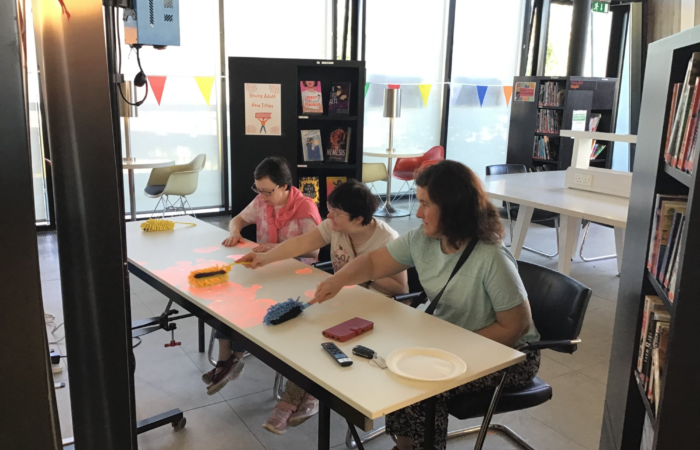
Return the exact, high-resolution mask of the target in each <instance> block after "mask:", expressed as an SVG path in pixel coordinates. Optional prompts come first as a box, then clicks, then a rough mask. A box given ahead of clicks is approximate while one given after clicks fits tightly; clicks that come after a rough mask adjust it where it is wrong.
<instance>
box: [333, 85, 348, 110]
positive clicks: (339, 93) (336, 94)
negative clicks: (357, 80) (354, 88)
mask: <svg viewBox="0 0 700 450" xmlns="http://www.w3.org/2000/svg"><path fill="white" fill-rule="evenodd" d="M328 114H346V115H347V114H350V83H349V82H347V81H334V82H333V83H331V94H330V98H329V99H328Z"/></svg>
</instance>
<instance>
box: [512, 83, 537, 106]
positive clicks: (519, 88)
mask: <svg viewBox="0 0 700 450" xmlns="http://www.w3.org/2000/svg"><path fill="white" fill-rule="evenodd" d="M515 101H516V102H534V101H535V82H534V81H533V82H529V81H527V82H526V81H519V82H517V83H515Z"/></svg>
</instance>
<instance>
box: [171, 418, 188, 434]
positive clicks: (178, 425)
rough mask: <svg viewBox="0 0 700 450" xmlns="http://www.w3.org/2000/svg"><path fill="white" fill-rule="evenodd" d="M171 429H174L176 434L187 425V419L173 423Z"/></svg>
mask: <svg viewBox="0 0 700 450" xmlns="http://www.w3.org/2000/svg"><path fill="white" fill-rule="evenodd" d="M172 425H173V428H174V429H175V432H178V431H180V430H182V429H183V428H185V425H187V417H183V418H182V419H180V420H178V421H176V422H173V424H172Z"/></svg>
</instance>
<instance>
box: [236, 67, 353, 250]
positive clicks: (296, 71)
mask: <svg viewBox="0 0 700 450" xmlns="http://www.w3.org/2000/svg"><path fill="white" fill-rule="evenodd" d="M228 67H229V77H228V85H229V96H230V102H229V126H230V130H231V144H230V145H231V153H230V154H231V161H230V164H231V192H232V193H233V195H232V196H231V198H232V202H231V210H232V211H231V212H232V213H233V214H234V215H236V214H238V213H239V212H240V211H242V210H243V208H245V207H246V206H247V205H248V203H250V201H251V200H253V198H254V197H255V194H254V193H253V192H252V191H251V190H250V184H251V183H252V181H253V172H254V171H255V167H256V166H257V165H258V164H259V163H260V161H262V160H263V159H264V158H266V157H268V156H281V157H283V158H285V159H286V160H287V161H288V162H289V166H290V169H291V172H292V179H293V183H294V186H297V187H299V179H300V178H301V177H318V208H319V211H320V213H321V216H325V214H326V212H327V211H326V210H325V209H326V199H327V196H328V195H327V194H328V192H327V190H328V183H327V181H328V180H327V178H328V177H346V178H347V179H351V178H354V179H356V180H361V179H362V157H363V154H362V149H363V131H364V129H363V125H364V105H365V98H364V88H365V78H366V70H365V63H364V61H340V60H337V61H336V60H333V61H328V60H326V61H324V60H310V59H276V58H248V57H230V58H228ZM305 80H314V81H319V82H320V88H321V95H322V102H323V114H304V112H303V108H302V102H301V98H302V97H301V90H300V83H301V82H302V81H305ZM246 83H260V84H268V83H269V84H279V85H280V89H281V102H280V111H279V114H280V121H281V135H279V136H274V137H269V136H260V135H246V133H245V132H246V126H245V121H246V120H245V119H246V117H245V89H244V85H245V84H246ZM335 83H349V84H350V100H349V111H348V112H349V114H348V115H344V114H329V99H330V92H331V89H332V85H333V84H335ZM337 128H349V129H350V133H349V134H350V140H349V143H348V144H347V155H348V159H347V161H348V162H347V163H339V162H329V161H328V158H327V149H328V143H329V140H330V136H331V133H332V132H333V131H334V130H336V129H337ZM306 130H318V131H319V132H320V135H321V147H322V149H323V159H324V162H311V161H309V162H306V161H304V151H303V147H302V142H301V131H306ZM227 195H228V194H227ZM243 235H244V237H246V238H249V239H255V227H252V226H251V227H246V228H245V229H244V230H243Z"/></svg>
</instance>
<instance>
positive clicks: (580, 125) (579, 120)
mask: <svg viewBox="0 0 700 450" xmlns="http://www.w3.org/2000/svg"><path fill="white" fill-rule="evenodd" d="M571 129H572V130H573V131H586V110H585V109H581V110H574V111H573V115H572V116H571Z"/></svg>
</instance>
